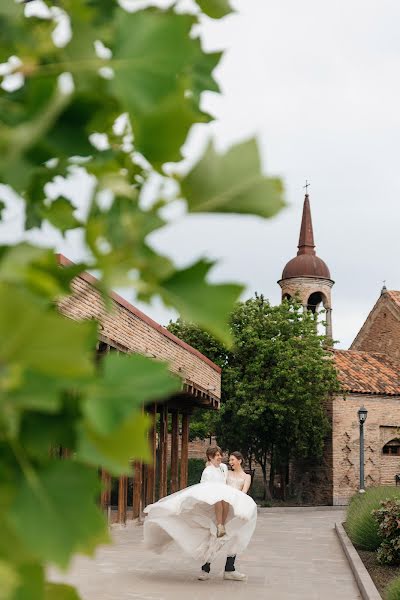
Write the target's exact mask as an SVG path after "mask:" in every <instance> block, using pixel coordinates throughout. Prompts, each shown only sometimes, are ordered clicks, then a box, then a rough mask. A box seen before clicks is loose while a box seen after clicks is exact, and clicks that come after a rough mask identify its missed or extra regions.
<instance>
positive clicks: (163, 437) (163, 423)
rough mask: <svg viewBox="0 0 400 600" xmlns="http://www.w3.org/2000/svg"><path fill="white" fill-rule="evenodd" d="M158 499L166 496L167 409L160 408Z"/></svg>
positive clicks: (165, 406) (163, 406) (162, 406)
mask: <svg viewBox="0 0 400 600" xmlns="http://www.w3.org/2000/svg"><path fill="white" fill-rule="evenodd" d="M159 452H160V498H164V496H166V495H167V483H168V482H167V453H168V407H167V405H166V404H161V406H160V445H159Z"/></svg>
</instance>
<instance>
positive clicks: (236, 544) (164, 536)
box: [144, 465, 257, 563]
mask: <svg viewBox="0 0 400 600" xmlns="http://www.w3.org/2000/svg"><path fill="white" fill-rule="evenodd" d="M224 467H225V465H221V467H214V466H212V465H211V466H208V467H206V468H205V469H204V471H203V474H202V477H201V482H200V483H198V484H196V485H192V486H190V487H188V488H185V489H184V490H180V491H179V492H175V493H174V494H171V495H170V496H166V497H165V498H162V499H161V500H159V501H158V502H156V503H155V504H150V505H149V506H147V507H146V508H145V509H144V512H145V513H147V517H146V519H145V521H144V541H145V544H146V547H147V548H150V549H151V550H154V551H155V552H157V553H161V552H163V551H164V550H165V549H166V548H167V547H168V546H169V544H170V543H172V542H176V543H177V544H178V545H179V546H180V547H181V548H182V549H183V550H184V551H185V552H186V553H187V554H189V555H190V556H191V557H192V558H194V559H199V560H201V561H202V563H205V562H211V561H212V560H214V559H215V558H216V557H217V556H218V555H220V554H223V555H224V556H225V557H226V556H233V555H235V554H238V553H239V552H242V551H243V550H244V549H245V548H246V546H247V545H248V543H249V542H250V539H251V537H252V535H253V532H254V529H255V526H256V520H257V505H256V504H255V502H254V500H253V499H252V498H250V496H248V495H247V494H245V493H243V492H242V491H240V490H241V489H242V487H243V484H244V480H238V479H235V478H233V477H232V478H231V477H228V479H227V471H226V470H225V469H226V467H225V469H224ZM227 483H228V485H227ZM220 500H225V502H227V503H228V504H229V505H230V506H229V513H228V518H227V520H226V523H225V531H226V535H224V536H223V537H220V538H218V537H217V524H216V519H215V509H214V506H213V505H214V504H215V503H216V502H218V501H220Z"/></svg>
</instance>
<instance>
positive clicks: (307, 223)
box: [282, 194, 331, 279]
mask: <svg viewBox="0 0 400 600" xmlns="http://www.w3.org/2000/svg"><path fill="white" fill-rule="evenodd" d="M292 277H319V278H322V279H330V278H331V275H330V272H329V269H328V267H327V265H326V264H325V263H324V261H323V260H322V259H321V258H319V257H318V256H317V255H316V254H315V244H314V233H313V226H312V219H311V208H310V198H309V195H308V194H306V195H305V198H304V205H303V216H302V219H301V227H300V236H299V245H298V252H297V256H295V257H294V258H292V260H290V261H289V262H288V263H287V265H286V266H285V268H284V269H283V273H282V279H289V278H292Z"/></svg>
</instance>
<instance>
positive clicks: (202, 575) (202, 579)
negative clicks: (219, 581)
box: [197, 571, 210, 581]
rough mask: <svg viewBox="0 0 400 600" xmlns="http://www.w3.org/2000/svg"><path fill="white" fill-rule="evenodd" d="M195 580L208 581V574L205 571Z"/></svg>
mask: <svg viewBox="0 0 400 600" xmlns="http://www.w3.org/2000/svg"><path fill="white" fill-rule="evenodd" d="M197 579H199V580H200V581H207V579H210V573H207V571H202V572H201V574H200V575H199V576H198V578H197Z"/></svg>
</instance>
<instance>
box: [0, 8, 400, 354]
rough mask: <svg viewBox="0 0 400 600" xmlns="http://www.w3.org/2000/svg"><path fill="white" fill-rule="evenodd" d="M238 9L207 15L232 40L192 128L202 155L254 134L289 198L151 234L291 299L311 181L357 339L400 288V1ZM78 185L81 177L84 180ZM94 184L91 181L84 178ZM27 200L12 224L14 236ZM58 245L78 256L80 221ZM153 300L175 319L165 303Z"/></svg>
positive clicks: (251, 285) (345, 339)
mask: <svg viewBox="0 0 400 600" xmlns="http://www.w3.org/2000/svg"><path fill="white" fill-rule="evenodd" d="M233 5H234V6H235V7H236V8H237V13H236V14H235V15H232V16H229V17H227V18H225V19H224V20H221V21H212V20H209V19H205V20H204V26H203V33H204V40H205V46H206V48H207V50H214V49H222V48H226V53H225V56H224V58H223V60H222V63H221V65H220V67H219V68H218V69H217V72H216V76H217V79H218V81H219V83H220V85H221V88H222V96H221V97H217V96H215V95H213V94H208V95H206V97H205V98H204V108H205V109H207V110H209V111H210V112H212V114H214V115H215V116H216V121H215V122H214V123H212V124H210V125H207V126H198V127H195V128H194V131H193V132H192V135H191V136H190V140H189V142H188V144H187V146H186V152H187V154H188V155H189V156H193V155H195V154H198V153H199V152H200V150H201V148H202V147H203V145H204V143H205V140H206V139H207V138H208V136H210V135H213V136H214V138H215V139H216V141H217V145H218V147H219V148H221V149H222V148H225V147H227V146H229V145H230V144H231V143H234V142H238V141H240V140H243V139H245V138H248V137H249V136H252V135H256V136H257V138H258V140H259V144H260V148H261V151H262V156H263V164H264V169H265V172H266V173H268V174H271V175H279V176H281V177H282V178H283V180H284V183H285V188H286V199H287V202H288V208H286V209H285V210H284V211H282V213H281V214H280V215H279V216H278V217H276V218H275V219H272V220H269V221H263V220H262V219H258V218H255V217H239V216H232V217H229V216H223V217H214V216H201V217H199V216H196V217H194V216H193V217H183V218H181V219H180V220H179V221H178V222H177V223H175V224H174V225H170V226H168V227H166V228H165V229H164V230H163V231H162V232H160V233H158V234H157V235H156V236H154V237H153V243H154V244H155V245H156V246H157V248H158V249H160V250H161V251H163V252H164V253H166V254H168V255H170V256H172V257H173V258H174V259H175V260H176V261H177V263H178V264H179V265H185V264H188V263H189V262H191V261H193V260H195V259H196V258H198V257H199V256H204V255H205V256H209V257H213V258H217V259H220V264H219V266H218V267H217V268H216V269H215V270H214V273H213V277H212V279H213V280H218V281H229V280H235V281H241V282H243V283H245V284H246V286H247V295H251V294H252V293H253V292H254V291H258V292H260V293H261V292H262V293H264V294H265V296H267V297H268V298H270V300H271V301H272V302H274V303H277V302H279V300H280V288H279V286H278V285H277V284H276V281H277V280H278V279H280V276H281V273H282V269H283V267H284V265H285V264H286V262H287V261H288V260H289V259H290V258H292V257H293V256H294V255H295V254H296V251H297V242H298V234H299V228H300V220H301V211H302V203H303V199H304V190H303V185H304V183H305V179H308V180H309V181H311V188H310V200H311V210H312V217H313V224H314V238H315V243H316V250H317V254H318V256H320V257H321V258H322V259H323V260H325V262H326V263H327V264H328V266H329V268H330V271H331V276H332V278H333V279H334V280H335V282H336V283H335V286H334V288H333V296H332V297H333V332H334V337H335V338H336V339H338V340H340V344H339V347H343V348H346V347H348V346H349V344H350V343H351V341H352V340H353V338H354V337H355V335H356V333H357V332H358V330H359V328H360V326H361V325H362V323H363V321H364V320H365V318H366V316H367V314H368V312H369V311H370V309H371V308H372V306H373V304H374V303H375V301H376V300H377V298H378V296H379V293H380V289H381V287H382V281H383V280H384V279H385V280H386V285H387V287H388V288H389V289H400V273H399V267H398V263H399V255H400V252H399V250H400V248H399V246H400V235H399V217H400V208H399V199H400V168H399V164H398V163H399V147H400V36H399V34H398V31H399V24H400V3H399V2H398V0H379V1H378V0H336V2H334V3H332V2H327V1H326V0H304V1H302V2H299V0H236V1H234V2H233ZM79 185H80V186H81V185H83V183H82V182H80V183H79ZM81 189H82V188H81ZM17 213H18V201H17V199H14V201H13V206H12V207H11V208H10V209H9V210H8V212H7V216H8V217H9V218H10V219H11V221H10V223H12V225H10V224H8V225H7V226H6V227H5V226H3V227H1V228H0V235H1V240H2V241H5V240H7V241H9V240H10V239H14V238H15V235H16V231H17V229H18V227H17V226H16V221H17ZM44 235H45V237H46V239H47V240H48V241H50V240H55V242H54V243H55V244H56V246H57V249H58V250H60V251H62V252H64V253H65V254H67V256H69V257H70V258H72V259H77V258H79V253H80V251H81V250H80V246H79V244H78V241H77V240H78V236H77V234H76V233H70V234H68V236H67V240H66V241H62V240H56V239H55V238H54V236H52V234H51V231H50V228H46V229H45V232H44ZM145 310H146V312H147V313H148V314H150V315H151V316H152V317H153V318H155V319H156V320H158V321H160V322H161V323H163V324H164V323H165V322H166V321H167V320H168V314H167V312H166V311H165V310H164V309H163V308H162V307H161V306H160V305H159V304H157V303H156V304H155V305H154V306H152V307H147V308H146V309H145Z"/></svg>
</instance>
